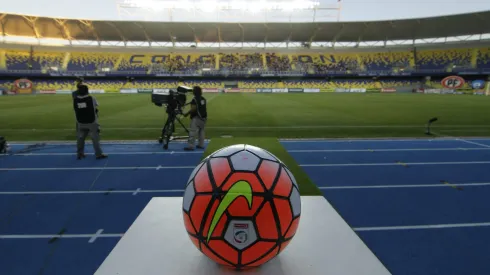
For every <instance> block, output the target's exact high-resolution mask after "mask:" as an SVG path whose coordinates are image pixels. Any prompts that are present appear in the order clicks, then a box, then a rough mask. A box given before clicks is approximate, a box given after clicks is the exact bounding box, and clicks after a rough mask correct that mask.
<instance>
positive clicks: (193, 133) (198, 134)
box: [184, 86, 208, 151]
mask: <svg viewBox="0 0 490 275" xmlns="http://www.w3.org/2000/svg"><path fill="white" fill-rule="evenodd" d="M193 94H194V98H193V99H192V101H191V103H190V105H191V109H190V110H189V111H188V112H187V113H185V114H184V116H185V117H187V116H189V115H190V116H191V127H190V129H189V141H188V146H187V147H185V148H184V150H186V151H192V150H194V144H195V142H196V138H198V145H197V148H198V149H203V148H204V127H205V126H206V121H207V119H208V111H207V106H206V105H207V104H206V103H207V101H206V99H205V98H204V97H203V96H202V89H201V87H199V86H196V87H194V88H193Z"/></svg>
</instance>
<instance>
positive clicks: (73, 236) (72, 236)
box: [0, 233, 124, 239]
mask: <svg viewBox="0 0 490 275" xmlns="http://www.w3.org/2000/svg"><path fill="white" fill-rule="evenodd" d="M95 234H97V233H95ZM95 234H54V235H49V234H45V235H42V234H39V235H29V234H21V235H0V239H53V238H60V239H77V238H93V237H94V235H95ZM122 236H124V234H99V235H98V236H97V238H121V237H122Z"/></svg>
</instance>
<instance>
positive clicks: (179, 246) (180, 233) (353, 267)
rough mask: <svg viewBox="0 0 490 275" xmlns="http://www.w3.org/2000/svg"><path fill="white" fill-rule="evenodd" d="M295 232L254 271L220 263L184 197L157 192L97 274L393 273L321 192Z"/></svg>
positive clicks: (308, 202) (306, 200)
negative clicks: (193, 231)
mask: <svg viewBox="0 0 490 275" xmlns="http://www.w3.org/2000/svg"><path fill="white" fill-rule="evenodd" d="M301 202H302V213H301V220H300V223H299V227H298V230H297V232H296V235H295V237H294V238H293V240H292V241H291V243H290V244H289V246H288V247H286V248H285V250H283V252H282V253H281V254H280V255H278V256H277V257H276V258H274V259H273V260H271V261H270V262H268V263H266V264H264V265H263V266H261V267H260V268H258V269H255V270H252V271H240V272H237V271H233V270H228V269H225V268H222V267H220V266H219V265H217V264H215V263H214V262H212V261H211V260H209V259H208V258H207V257H206V256H204V255H203V254H202V253H201V252H200V251H199V250H197V248H196V247H195V246H194V245H193V244H192V242H191V240H190V239H189V237H188V236H187V233H186V231H185V228H184V222H183V218H182V212H181V211H182V210H181V209H182V197H178V198H175V197H174V198H167V197H165V198H153V199H152V200H151V201H150V202H149V203H148V205H147V206H146V207H145V209H144V210H143V212H142V213H141V214H140V215H139V217H138V218H137V219H136V221H135V222H134V223H133V225H132V226H131V227H130V228H129V230H128V231H127V232H126V234H125V235H124V236H123V237H122V238H121V240H120V241H119V243H118V244H117V245H116V247H115V248H114V249H113V251H112V252H111V253H110V254H109V256H108V257H107V258H106V260H105V261H104V262H103V263H102V265H101V266H100V268H99V269H98V270H97V272H96V273H95V275H165V274H169V275H196V274H198V275H204V274H210V275H211V274H212V275H218V274H238V273H239V274H240V275H244V274H252V273H253V274H257V275H260V274H267V275H280V274H281V275H283V274H284V275H330V274H335V275H337V274H338V275H363V274H368V275H371V274H375V275H386V274H390V273H389V272H388V270H387V269H386V268H385V267H384V266H383V265H382V264H381V263H380V261H379V260H378V259H377V258H376V257H375V256H374V254H373V253H372V252H371V251H370V250H369V249H368V248H367V247H366V245H365V244H364V243H363V242H362V241H361V240H360V239H359V237H358V236H357V235H356V234H355V233H354V231H353V230H352V229H351V228H350V227H349V226H348V225H347V223H346V222H345V221H344V220H343V219H342V218H341V217H340V215H339V214H338V213H337V212H336V211H335V210H334V209H333V207H332V206H331V205H330V203H328V201H327V200H326V199H325V198H323V197H322V196H314V197H301Z"/></svg>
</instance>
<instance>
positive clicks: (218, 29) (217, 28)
mask: <svg viewBox="0 0 490 275" xmlns="http://www.w3.org/2000/svg"><path fill="white" fill-rule="evenodd" d="M216 30H217V31H218V45H219V47H220V48H221V42H222V41H223V39H221V27H220V26H219V25H216Z"/></svg>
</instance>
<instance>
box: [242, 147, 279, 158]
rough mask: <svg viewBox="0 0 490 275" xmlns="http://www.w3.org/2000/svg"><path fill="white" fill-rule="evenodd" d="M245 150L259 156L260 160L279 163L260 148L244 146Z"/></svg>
mask: <svg viewBox="0 0 490 275" xmlns="http://www.w3.org/2000/svg"><path fill="white" fill-rule="evenodd" d="M245 150H247V151H250V152H252V153H254V154H256V155H257V156H259V157H260V158H263V159H268V160H272V161H279V160H278V159H277V158H276V157H275V156H274V155H272V154H271V153H269V152H268V151H266V150H264V149H262V148H259V147H255V146H253V145H245Z"/></svg>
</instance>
